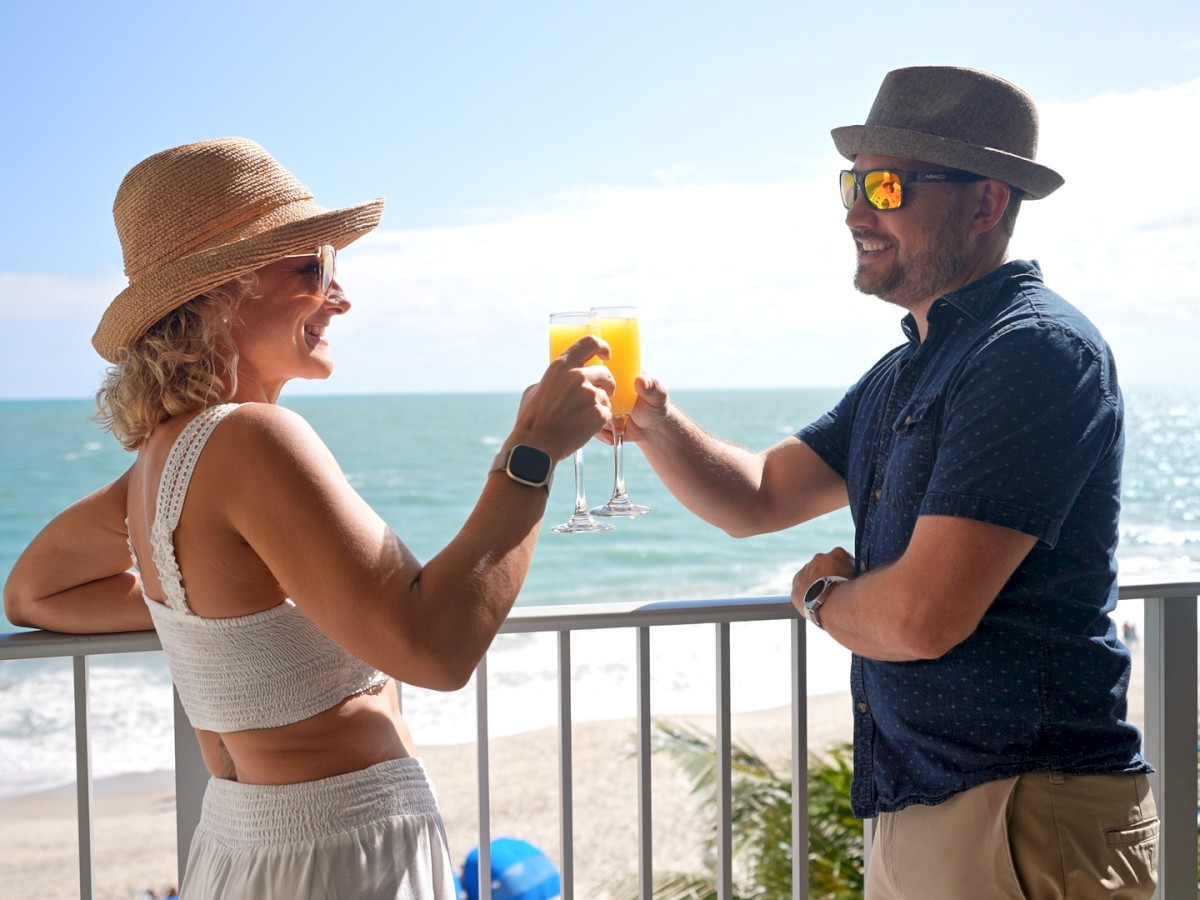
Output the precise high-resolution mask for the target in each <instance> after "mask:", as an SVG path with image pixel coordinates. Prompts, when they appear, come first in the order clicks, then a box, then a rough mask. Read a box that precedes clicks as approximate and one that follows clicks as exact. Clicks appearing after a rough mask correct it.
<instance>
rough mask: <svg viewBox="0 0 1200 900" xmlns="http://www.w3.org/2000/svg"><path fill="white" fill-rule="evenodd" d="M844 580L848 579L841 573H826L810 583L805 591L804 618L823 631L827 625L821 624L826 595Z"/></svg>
mask: <svg viewBox="0 0 1200 900" xmlns="http://www.w3.org/2000/svg"><path fill="white" fill-rule="evenodd" d="M843 581H846V579H845V578H843V577H842V576H841V575H826V576H824V577H822V578H818V579H817V580H816V581H814V582H813V583H812V584H810V585H809V586H808V590H806V591H805V592H804V618H806V619H808V621H810V622H812V623H813V624H814V625H816V626H817V627H818V628H820V629H821V630H822V631H824V630H825V626H824V625H822V624H821V607H822V606H824V605H825V600H826V596H827V595H828V594H829V591H830V590H831V589H832V588H833V586H834V585H835V584H840V583H841V582H843Z"/></svg>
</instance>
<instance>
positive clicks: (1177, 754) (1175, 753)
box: [1144, 595, 1197, 898]
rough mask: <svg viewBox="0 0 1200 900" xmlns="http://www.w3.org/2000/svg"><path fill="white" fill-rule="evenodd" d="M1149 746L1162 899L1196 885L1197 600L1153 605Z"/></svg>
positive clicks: (1148, 643) (1149, 610) (1160, 600)
mask: <svg viewBox="0 0 1200 900" xmlns="http://www.w3.org/2000/svg"><path fill="white" fill-rule="evenodd" d="M1145 602H1146V635H1145V644H1144V647H1145V650H1144V652H1145V654H1146V656H1145V661H1144V666H1145V676H1144V677H1145V691H1146V697H1145V708H1146V723H1145V734H1144V745H1145V751H1146V758H1147V759H1148V760H1149V761H1150V764H1151V765H1153V766H1154V768H1155V772H1154V774H1153V775H1151V776H1150V786H1151V789H1152V790H1153V791H1154V802H1155V804H1156V805H1157V806H1158V817H1159V822H1160V823H1161V824H1160V831H1159V842H1158V890H1157V891H1156V893H1155V897H1157V898H1174V897H1182V896H1184V895H1185V894H1186V895H1187V896H1191V895H1192V891H1193V889H1194V886H1195V879H1196V811H1197V792H1196V700H1197V696H1196V597H1195V596H1194V595H1189V596H1176V597H1147V598H1146V601H1145Z"/></svg>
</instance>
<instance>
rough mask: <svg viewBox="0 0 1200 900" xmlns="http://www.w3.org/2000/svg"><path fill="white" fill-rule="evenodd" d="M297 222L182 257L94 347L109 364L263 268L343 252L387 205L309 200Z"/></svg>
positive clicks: (110, 317) (142, 290)
mask: <svg viewBox="0 0 1200 900" xmlns="http://www.w3.org/2000/svg"><path fill="white" fill-rule="evenodd" d="M297 215H298V217H297V218H295V219H294V220H293V221H289V222H287V223H285V224H282V225H279V226H277V227H275V228H271V229H269V230H267V231H263V232H261V233H259V234H256V235H254V236H252V237H249V238H246V239H244V240H239V241H233V242H231V243H228V244H222V245H220V246H217V247H211V248H209V249H207V250H202V251H200V252H198V253H193V254H190V255H188V256H184V257H180V258H179V259H177V260H174V261H172V262H170V263H168V264H167V265H164V266H162V267H160V268H158V269H155V270H154V271H153V272H148V273H146V274H145V275H143V276H141V277H139V278H138V279H137V280H136V281H134V282H133V283H131V284H130V285H129V287H127V288H126V289H125V290H123V291H121V293H119V294H118V295H117V296H116V297H115V298H114V299H113V301H112V303H110V304H109V305H108V309H106V310H105V311H104V315H103V316H102V317H101V319H100V324H99V325H98V326H97V328H96V332H95V334H93V335H92V346H93V347H95V348H96V351H97V352H98V353H99V354H100V355H101V356H102V357H104V358H105V359H106V360H108V361H109V362H116V361H117V356H118V351H120V350H121V348H123V347H128V346H130V345H131V344H133V343H134V342H135V341H136V340H137V339H138V338H140V337H141V336H142V335H143V334H145V332H146V330H147V329H148V328H149V327H150V326H151V325H153V324H154V323H155V322H157V321H158V320H159V319H161V318H162V317H163V316H165V315H166V314H167V313H169V312H171V311H172V310H174V309H177V308H178V307H180V306H182V305H183V304H184V303H186V302H187V301H188V300H191V299H192V298H193V297H196V296H198V295H200V294H203V293H204V292H205V291H208V290H211V289H213V288H215V287H217V286H219V285H222V284H224V283H225V282H227V281H229V280H231V279H233V278H236V277H238V276H239V275H242V274H245V273H246V272H253V271H254V270H255V269H259V268H262V267H263V266H265V265H268V264H269V263H272V262H274V261H275V260H277V259H280V258H282V257H284V256H287V255H288V254H289V253H304V252H305V251H307V250H312V249H315V248H316V247H319V246H321V245H323V244H332V245H333V246H334V247H336V248H337V249H338V250H341V249H342V248H343V247H346V246H348V245H350V244H352V243H353V242H354V241H356V240H358V239H359V238H360V237H362V236H363V235H364V234H366V233H367V232H369V231H371V229H373V228H374V227H375V226H376V225H378V224H379V220H380V218H381V217H382V216H383V200H382V199H378V200H371V201H369V202H367V203H360V204H359V205H357V206H350V207H346V208H344V209H335V210H328V209H325V208H324V207H322V206H319V205H318V204H316V203H313V202H311V201H308V202H307V203H306V204H305V208H304V209H302V210H299V211H298V212H297Z"/></svg>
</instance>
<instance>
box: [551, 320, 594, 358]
mask: <svg viewBox="0 0 1200 900" xmlns="http://www.w3.org/2000/svg"><path fill="white" fill-rule="evenodd" d="M591 333H592V327H591V325H590V324H588V323H587V322H565V323H564V322H551V323H550V358H551V359H558V357H560V356H562V355H563V354H564V353H566V351H567V348H568V347H570V346H571V345H572V344H573V343H575V342H576V341H577V340H579V339H580V338H581V337H583V336H584V335H585V334H591Z"/></svg>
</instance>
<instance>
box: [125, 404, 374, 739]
mask: <svg viewBox="0 0 1200 900" xmlns="http://www.w3.org/2000/svg"><path fill="white" fill-rule="evenodd" d="M235 409H237V404H235V403H229V404H225V405H222V406H215V407H211V408H209V409H206V410H204V411H203V412H201V413H200V414H199V415H198V416H196V418H195V419H193V420H192V421H191V422H189V423H188V426H187V427H186V428H185V429H184V430H183V433H182V434H181V435H180V436H179V439H178V440H176V441H175V445H174V446H173V447H172V448H171V452H170V454H169V455H168V457H167V462H166V465H165V466H164V467H163V473H162V481H161V483H160V484H159V489H158V503H157V506H156V508H155V515H154V523H153V525H151V527H150V543H151V547H152V552H153V555H154V566H155V568H156V569H157V570H158V580H159V583H160V584H161V585H162V590H163V593H164V594H165V597H164V601H165V605H164V603H158V602H156V601H155V600H153V599H151V598H150V597H149V596H146V595H145V594H144V593H143V596H144V597H145V600H146V605H147V606H148V607H149V608H150V616H151V618H152V619H153V620H154V627H155V630H157V632H158V637H159V640H160V641H161V642H162V647H163V650H164V651H165V652H166V655H167V665H168V666H169V667H170V669H171V677H172V678H173V679H174V681H175V688H176V690H178V691H179V699H180V701H181V702H182V703H183V708H184V710H185V711H186V712H187V715H188V719H189V721H190V722H191V723H192V727H193V728H201V729H205V730H207V731H219V732H229V731H244V730H246V729H250V728H273V727H277V726H280V725H288V724H290V723H292V722H298V721H300V720H301V719H306V718H308V717H309V716H312V715H315V714H317V713H319V712H322V711H323V710H326V709H329V708H330V707H332V706H333V705H334V704H336V703H338V702H339V701H341V700H344V699H345V698H346V697H349V696H352V695H354V694H359V693H362V692H363V691H366V690H369V689H371V688H372V687H375V686H376V685H379V684H381V683H383V682H385V681H387V680H388V676H387V675H385V674H384V673H383V672H380V671H379V670H378V669H376V668H374V667H373V666H370V665H368V664H367V663H365V662H363V661H362V660H360V659H358V658H357V657H356V656H354V655H353V654H351V653H349V652H348V651H346V650H344V649H343V648H342V647H341V646H339V645H338V644H336V643H334V641H333V640H331V639H330V638H329V637H328V636H327V635H326V634H325V633H324V632H322V631H321V630H320V629H319V628H317V626H316V625H314V624H313V623H312V621H311V620H310V619H309V618H308V617H307V616H306V615H304V613H303V612H301V611H300V608H299V607H297V606H296V604H295V603H293V602H292V601H291V600H284V601H283V602H282V603H280V604H279V605H278V606H273V607H271V608H270V609H265V610H263V611H261V612H257V613H252V614H251V615H248V616H235V617H232V618H225V619H214V618H206V617H202V616H198V615H196V614H195V613H193V612H192V610H191V609H190V608H189V607H188V603H187V599H186V598H185V596H184V591H183V580H182V576H181V575H180V572H179V563H178V562H177V560H176V559H175V544H174V532H175V528H176V526H177V525H178V524H179V516H180V513H181V512H182V510H183V500H184V497H185V496H186V494H187V489H188V483H189V482H190V480H191V477H192V471H193V470H194V469H195V466H196V460H197V459H199V457H200V451H201V450H203V449H204V444H205V443H206V442H207V441H208V438H209V436H210V435H211V434H212V432H213V429H214V428H216V426H217V424H218V423H219V422H220V421H221V420H222V419H224V418H225V416H226V415H228V414H229V413H230V412H232V411H233V410H235ZM129 550H130V554H131V555H132V556H133V564H134V566H135V567H137V564H138V561H137V555H136V554H135V553H134V552H133V546H132V544H131V545H130V548H129Z"/></svg>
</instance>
